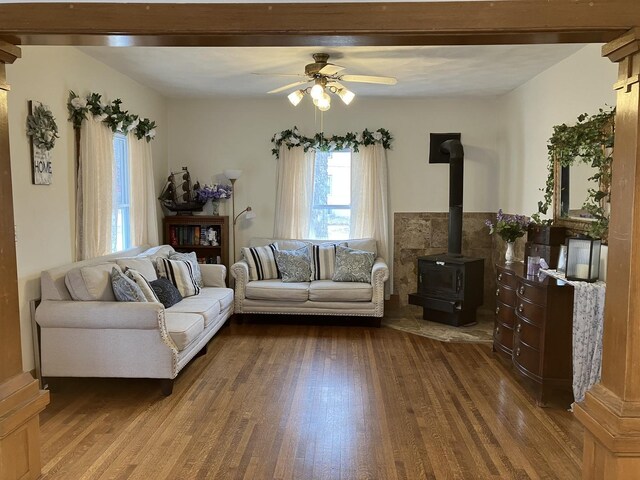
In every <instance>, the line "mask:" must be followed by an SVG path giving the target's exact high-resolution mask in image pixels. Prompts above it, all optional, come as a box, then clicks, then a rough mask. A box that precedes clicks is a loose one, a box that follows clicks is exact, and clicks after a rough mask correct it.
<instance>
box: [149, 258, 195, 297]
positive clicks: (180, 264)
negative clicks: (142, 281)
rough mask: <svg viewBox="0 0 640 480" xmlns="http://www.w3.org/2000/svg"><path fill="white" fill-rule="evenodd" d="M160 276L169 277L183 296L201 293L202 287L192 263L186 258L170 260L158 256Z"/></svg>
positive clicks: (157, 265)
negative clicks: (186, 260) (199, 284)
mask: <svg viewBox="0 0 640 480" xmlns="http://www.w3.org/2000/svg"><path fill="white" fill-rule="evenodd" d="M156 267H157V269H158V276H159V277H162V278H167V279H169V281H170V282H171V283H173V284H174V285H175V287H176V288H177V289H178V291H179V292H180V295H182V297H183V298H184V297H191V296H193V295H198V294H199V293H200V287H199V286H198V282H196V278H195V275H194V273H193V267H192V266H191V263H189V262H185V261H184V260H170V259H168V258H161V257H159V258H158V262H157V263H156Z"/></svg>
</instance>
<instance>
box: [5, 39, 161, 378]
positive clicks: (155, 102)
mask: <svg viewBox="0 0 640 480" xmlns="http://www.w3.org/2000/svg"><path fill="white" fill-rule="evenodd" d="M7 77H8V81H9V83H10V84H11V87H12V89H11V92H10V93H9V132H10V137H9V138H10V148H11V169H12V180H13V182H12V184H13V206H14V213H15V224H16V239H17V246H16V249H17V261H18V286H19V295H20V324H21V332H22V358H23V368H24V369H25V370H31V369H33V368H34V360H33V348H32V337H31V320H30V313H29V301H30V300H32V299H36V298H39V297H40V272H41V271H42V270H46V269H47V268H52V267H55V266H58V265H63V264H65V263H69V262H72V261H73V258H74V228H75V222H74V201H75V198H74V193H73V189H74V187H73V185H74V171H73V165H74V134H73V128H72V125H71V123H69V122H68V121H67V108H66V102H67V96H68V93H69V90H74V91H75V92H76V93H78V94H82V95H84V94H86V93H89V92H97V93H101V94H102V95H103V98H104V99H105V100H107V101H111V100H114V99H115V98H120V99H122V101H123V106H124V108H125V109H127V110H129V111H130V112H132V113H136V114H139V115H141V116H143V117H149V118H151V119H153V120H156V122H157V123H158V124H159V127H158V136H157V137H156V140H155V141H154V142H153V155H154V163H155V166H156V167H155V173H156V178H157V183H158V184H160V183H162V178H163V177H164V176H165V175H166V169H167V166H166V165H167V154H166V149H167V147H166V144H167V137H166V132H167V121H166V105H165V100H164V99H163V98H162V97H161V96H160V95H158V94H157V93H156V92H154V91H152V90H150V89H149V88H147V87H145V86H143V85H140V84H138V83H136V82H134V81H133V80H131V79H130V78H128V77H126V76H124V75H122V74H120V73H118V72H116V71H115V70H113V69H111V68H109V67H107V66H106V65H104V64H103V63H100V62H98V61H96V60H94V59H92V58H91V57H89V56H87V55H85V54H84V53H82V52H80V51H79V50H77V49H76V48H73V47H23V48H22V58H21V59H19V60H18V61H16V63H15V64H13V65H8V66H7ZM28 100H37V101H40V102H42V103H44V104H46V105H48V106H49V107H50V108H51V111H52V112H53V114H54V116H55V118H56V123H57V125H58V129H59V135H60V138H59V139H58V140H57V141H56V146H55V148H54V149H53V180H52V184H51V185H49V186H43V185H32V184H31V163H30V162H31V160H30V154H29V141H28V139H27V136H26V134H25V124H26V117H27V101H28Z"/></svg>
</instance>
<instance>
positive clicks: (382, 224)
mask: <svg viewBox="0 0 640 480" xmlns="http://www.w3.org/2000/svg"><path fill="white" fill-rule="evenodd" d="M387 182H388V180H387V154H386V152H385V149H384V147H383V146H382V144H380V143H377V144H375V145H371V146H368V147H365V146H361V147H360V148H359V152H353V153H352V154H351V233H350V236H351V238H365V237H371V238H375V239H376V241H377V243H378V256H380V257H382V258H384V259H385V260H386V261H389V211H388V207H387V202H388V192H387Z"/></svg>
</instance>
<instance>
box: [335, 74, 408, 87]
mask: <svg viewBox="0 0 640 480" xmlns="http://www.w3.org/2000/svg"><path fill="white" fill-rule="evenodd" d="M340 80H344V81H345V82H360V83H379V84H381V85H395V84H396V83H398V79H397V78H393V77H372V76H370V75H342V76H341V77H340Z"/></svg>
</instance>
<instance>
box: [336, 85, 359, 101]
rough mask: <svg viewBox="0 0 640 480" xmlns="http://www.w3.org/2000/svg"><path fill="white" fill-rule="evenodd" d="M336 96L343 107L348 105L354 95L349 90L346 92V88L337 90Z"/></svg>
mask: <svg viewBox="0 0 640 480" xmlns="http://www.w3.org/2000/svg"><path fill="white" fill-rule="evenodd" d="M338 95H339V96H340V99H341V100H342V101H343V102H344V104H345V105H349V104H350V103H351V101H352V100H353V99H354V97H355V96H356V94H355V93H353V92H352V91H351V90H347V89H346V88H341V89H340V90H338Z"/></svg>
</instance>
